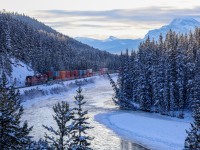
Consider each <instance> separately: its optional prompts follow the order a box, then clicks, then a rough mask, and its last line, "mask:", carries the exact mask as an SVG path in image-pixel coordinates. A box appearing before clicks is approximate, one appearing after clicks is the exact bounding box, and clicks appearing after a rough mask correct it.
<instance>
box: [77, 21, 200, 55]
mask: <svg viewBox="0 0 200 150" xmlns="http://www.w3.org/2000/svg"><path fill="white" fill-rule="evenodd" d="M196 27H200V22H198V21H197V20H195V19H193V18H189V17H184V18H176V19H174V20H172V22H171V23H170V24H169V25H165V26H163V27H161V28H159V29H155V30H150V31H149V32H148V33H147V34H146V35H145V37H144V39H119V38H116V37H113V36H110V37H109V38H107V39H105V40H97V39H92V38H86V37H77V38H75V39H76V40H78V41H80V42H82V43H85V44H88V45H90V46H92V47H95V48H98V49H101V50H106V51H109V52H111V53H118V54H119V53H120V52H121V51H125V49H127V48H128V49H135V50H137V49H138V46H139V44H140V42H142V41H143V40H145V39H146V38H147V37H148V36H149V37H150V38H154V39H155V40H158V38H159V35H160V34H161V33H162V35H163V37H165V35H166V34H167V32H168V31H169V30H170V29H171V30H173V31H175V32H177V33H188V32H190V31H194V29H195V28H196Z"/></svg>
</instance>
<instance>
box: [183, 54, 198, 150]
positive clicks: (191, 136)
mask: <svg viewBox="0 0 200 150" xmlns="http://www.w3.org/2000/svg"><path fill="white" fill-rule="evenodd" d="M199 69H200V55H198V56H197V63H196V72H195V88H194V89H195V93H194V102H193V118H194V123H192V124H191V129H190V131H187V134H188V136H187V138H186V140H185V150H199V149H200V72H199Z"/></svg>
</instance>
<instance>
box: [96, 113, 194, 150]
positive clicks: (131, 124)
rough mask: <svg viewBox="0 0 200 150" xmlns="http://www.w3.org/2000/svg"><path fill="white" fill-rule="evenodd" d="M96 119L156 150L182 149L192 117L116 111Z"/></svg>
mask: <svg viewBox="0 0 200 150" xmlns="http://www.w3.org/2000/svg"><path fill="white" fill-rule="evenodd" d="M95 118H96V120H97V121H99V122H101V123H103V124H105V125H106V126H107V127H108V128H111V129H112V130H114V131H115V132H116V133H117V134H119V135H120V136H123V137H124V138H126V139H132V140H133V141H136V143H140V144H142V145H146V146H147V147H149V148H151V149H155V150H182V149H183V147H184V141H185V138H186V136H187V135H186V131H185V130H186V129H189V127H190V122H191V119H189V118H188V119H185V120H183V119H177V118H171V117H166V116H161V115H158V114H150V113H145V112H130V111H116V112H111V113H105V114H99V115H97V116H96V117H95Z"/></svg>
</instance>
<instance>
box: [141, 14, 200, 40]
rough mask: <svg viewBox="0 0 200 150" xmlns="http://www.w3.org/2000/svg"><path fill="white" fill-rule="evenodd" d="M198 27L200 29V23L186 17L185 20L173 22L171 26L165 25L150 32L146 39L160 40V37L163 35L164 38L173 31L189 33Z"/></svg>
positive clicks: (179, 19) (178, 19)
mask: <svg viewBox="0 0 200 150" xmlns="http://www.w3.org/2000/svg"><path fill="white" fill-rule="evenodd" d="M196 27H200V22H198V21H197V20H195V19H193V18H189V17H184V18H176V19H174V20H172V22H171V23H170V24H169V25H165V26H163V27H161V28H159V29H155V30H150V31H149V32H148V33H147V34H146V35H145V39H146V38H147V37H148V36H149V37H150V38H154V39H155V40H158V38H159V35H160V34H161V33H162V35H163V37H165V35H166V34H167V32H168V31H169V30H170V29H171V30H172V31H175V32H177V33H189V32H190V31H194V29H195V28H196Z"/></svg>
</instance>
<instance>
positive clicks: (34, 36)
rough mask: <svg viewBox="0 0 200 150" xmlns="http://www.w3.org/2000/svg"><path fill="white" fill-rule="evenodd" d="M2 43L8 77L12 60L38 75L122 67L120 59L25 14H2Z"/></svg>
mask: <svg viewBox="0 0 200 150" xmlns="http://www.w3.org/2000/svg"><path fill="white" fill-rule="evenodd" d="M0 41H1V43H0V56H1V59H0V66H3V67H4V68H3V70H6V72H7V74H10V73H11V72H12V67H11V64H12V61H11V59H13V60H20V61H22V62H24V63H25V64H27V65H29V66H30V67H32V68H33V69H34V70H35V71H36V72H39V73H43V72H45V71H49V70H51V69H54V70H72V69H88V68H92V69H94V70H98V69H99V68H100V67H108V68H109V69H117V68H118V66H119V65H118V62H119V56H117V55H113V54H110V53H108V52H106V51H100V50H98V49H95V48H92V47H90V46H88V45H85V44H83V43H80V42H78V41H76V40H74V39H73V38H71V37H69V36H66V35H63V34H61V33H58V32H57V31H55V30H53V29H52V28H50V27H48V26H46V25H44V24H43V23H41V22H39V21H37V20H36V19H33V18H30V17H28V16H25V15H23V14H22V15H21V14H18V13H9V12H4V11H3V12H0Z"/></svg>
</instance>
